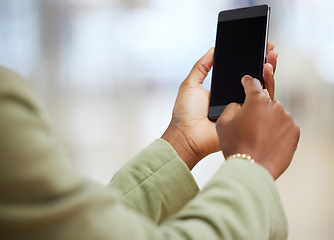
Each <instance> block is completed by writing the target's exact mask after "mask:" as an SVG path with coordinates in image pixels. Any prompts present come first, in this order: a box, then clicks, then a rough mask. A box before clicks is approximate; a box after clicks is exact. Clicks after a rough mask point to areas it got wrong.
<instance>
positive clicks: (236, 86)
mask: <svg viewBox="0 0 334 240" xmlns="http://www.w3.org/2000/svg"><path fill="white" fill-rule="evenodd" d="M266 7H268V6H266ZM267 9H268V8H267ZM242 10H243V12H241V14H239V15H238V10H237V11H236V13H235V14H234V13H233V10H232V11H229V12H228V14H229V15H228V14H226V13H224V12H221V13H220V15H219V20H218V26H217V36H216V47H215V54H214V65H213V72H212V82H211V96H210V108H212V107H216V106H226V105H228V104H229V103H231V102H236V103H243V102H244V100H245V93H244V89H243V86H242V84H241V78H242V77H243V76H245V75H250V76H252V77H254V78H257V79H259V80H260V81H261V83H262V72H263V65H264V62H265V51H266V44H267V26H268V23H267V22H268V14H267V13H268V11H261V12H263V14H260V13H261V12H260V13H259V12H258V11H257V12H255V14H252V12H251V8H249V11H247V10H248V9H242ZM245 11H246V14H244V13H245ZM224 14H225V16H224ZM253 15H254V16H253ZM259 15H260V16H259ZM222 111H223V109H222V110H221V112H222ZM221 112H220V113H219V114H218V115H220V114H221ZM217 117H219V116H216V117H213V118H217ZM209 118H210V109H209Z"/></svg>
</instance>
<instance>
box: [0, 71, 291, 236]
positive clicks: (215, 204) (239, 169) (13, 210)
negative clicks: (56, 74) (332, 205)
mask: <svg viewBox="0 0 334 240" xmlns="http://www.w3.org/2000/svg"><path fill="white" fill-rule="evenodd" d="M45 116H46V114H45V111H44V110H43V108H42V107H41V106H40V104H39V101H38V100H37V99H36V97H35V96H34V94H33V93H32V92H31V90H30V89H29V88H28V87H27V86H26V84H25V83H24V81H23V80H22V79H21V78H20V77H19V76H17V75H16V74H14V73H12V72H10V71H8V70H6V69H3V68H0V134H1V137H0V156H1V157H0V239H6V240H11V239H13V240H14V239H15V240H21V239H22V240H23V239H24V240H42V239H48V240H53V239H57V240H59V239H64V240H67V239H79V240H86V239H87V240H88V239H90V240H91V239H96V240H105V239H115V240H117V239H118V240H121V239H122V240H127V239H128V240H133V239H136V240H150V239H152V240H153V239H154V240H159V239H161V240H162V239H164V240H167V239H173V240H177V239H180V240H181V239H182V240H185V239H193V240H197V239H198V240H200V239H210V240H218V239H228V240H229V239H231V240H232V239H234V240H235V239H238V240H242V239H254V240H255V239H256V240H262V239H263V240H265V239H275V240H276V239H286V237H287V223H286V218H285V215H284V212H283V209H282V205H281V202H280V199H279V196H278V193H277V190H276V187H275V184H274V181H273V179H272V178H271V176H270V174H269V173H268V172H267V171H266V170H265V169H264V168H262V167H261V166H259V165H257V164H250V163H249V162H247V161H245V160H242V159H234V160H232V161H228V162H227V163H225V164H223V165H222V167H221V168H220V169H219V170H218V171H217V173H216V175H215V176H214V177H213V178H212V180H211V181H210V182H209V183H208V184H207V186H206V187H204V188H203V190H202V191H200V192H199V193H197V195H196V196H193V195H194V194H195V193H196V192H197V190H196V186H195V184H194V182H193V179H192V178H191V176H190V172H189V170H188V169H187V168H186V167H185V166H184V165H183V163H182V162H181V161H180V159H178V157H177V156H176V155H175V152H174V151H173V150H172V149H171V147H170V146H169V145H168V144H167V143H166V142H163V141H162V140H157V141H155V142H154V143H153V144H151V145H150V146H149V147H148V148H147V149H144V150H143V151H142V152H141V153H140V154H139V155H138V156H137V157H135V158H134V159H133V160H132V161H130V162H129V163H128V164H127V165H126V166H125V167H124V168H123V169H122V170H121V171H120V172H119V173H118V174H117V175H116V176H115V178H114V180H113V182H114V183H112V185H113V186H108V188H105V187H103V186H101V185H99V184H96V183H94V182H92V181H91V180H89V179H86V178H84V177H82V176H81V175H80V174H79V172H78V171H77V170H76V169H75V168H74V167H73V165H72V164H71V162H70V160H69V159H68V158H67V157H66V154H64V152H63V150H62V148H61V147H60V145H59V144H58V143H57V141H56V140H55V138H54V136H53V134H52V131H51V128H50V126H49V123H48V120H47V117H45ZM152 159H155V160H156V161H152ZM174 171H175V173H174ZM175 175H184V176H181V177H179V176H177V177H176V176H175ZM175 177H176V178H177V181H176V182H175V183H169V182H168V183H166V181H167V180H166V179H170V180H173V178H175ZM127 179H128V181H127ZM183 182H184V183H183ZM163 184H167V185H168V187H166V188H164V187H161V185H163ZM183 184H184V185H183ZM176 185H177V186H176ZM178 185H183V186H178ZM169 188H170V192H168V189H169ZM172 188H173V189H172ZM188 188H189V189H188ZM116 189H119V190H116ZM157 191H159V192H158V193H157ZM147 194H149V195H152V196H146V195H147ZM182 194H184V195H185V196H179V195H182ZM163 196H166V197H165V198H166V199H164V198H163ZM189 199H191V200H190V201H189ZM132 201H137V202H138V204H137V203H133V202H132ZM188 201H189V202H188ZM186 202H187V203H186ZM151 204H152V206H154V208H155V207H157V210H150V206H151ZM159 204H160V205H159ZM173 204H175V205H176V207H174V206H171V205H173ZM183 204H185V205H184V206H183V207H182V205H183ZM141 208H143V209H144V208H146V209H144V210H141ZM145 215H146V216H145ZM147 216H149V217H147ZM167 216H169V217H167ZM166 217H167V218H166ZM152 219H153V220H158V222H159V221H161V222H160V224H158V225H157V223H156V222H154V221H152Z"/></svg>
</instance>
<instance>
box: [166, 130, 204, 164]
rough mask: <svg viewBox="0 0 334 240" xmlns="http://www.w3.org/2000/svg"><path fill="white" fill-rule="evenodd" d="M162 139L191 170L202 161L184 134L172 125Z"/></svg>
mask: <svg viewBox="0 0 334 240" xmlns="http://www.w3.org/2000/svg"><path fill="white" fill-rule="evenodd" d="M161 138H162V139H164V140H165V141H167V142H168V143H169V144H170V145H171V146H172V147H173V148H174V150H175V151H176V152H177V154H178V155H179V157H180V158H181V159H182V161H184V163H185V164H186V165H187V166H188V168H189V169H190V170H192V169H193V167H194V166H195V165H196V164H197V163H198V162H199V161H200V160H201V157H200V156H198V154H197V153H196V152H195V151H194V150H193V148H192V147H191V144H190V142H189V140H188V139H187V137H186V136H185V135H184V134H183V132H182V131H181V130H180V129H179V128H177V127H175V126H174V125H172V124H170V125H169V126H168V128H167V130H166V131H165V132H164V134H163V135H162V136H161Z"/></svg>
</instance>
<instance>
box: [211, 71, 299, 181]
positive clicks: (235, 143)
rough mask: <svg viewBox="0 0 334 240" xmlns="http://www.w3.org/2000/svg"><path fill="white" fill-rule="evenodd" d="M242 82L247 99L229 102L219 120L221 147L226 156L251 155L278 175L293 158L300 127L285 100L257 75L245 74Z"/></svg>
mask: <svg viewBox="0 0 334 240" xmlns="http://www.w3.org/2000/svg"><path fill="white" fill-rule="evenodd" d="M242 84H243V86H244V89H245V93H246V100H245V103H244V104H243V105H242V106H240V105H239V104H236V103H233V104H230V105H228V106H227V108H226V109H225V111H224V112H223V114H222V115H221V117H220V118H219V119H218V120H217V132H218V136H219V140H220V146H221V149H222V151H223V153H224V156H225V157H228V156H230V155H233V154H236V153H245V154H248V155H250V156H251V157H252V158H253V159H255V161H256V162H257V163H258V164H260V165H262V166H263V167H265V168H266V169H267V170H268V171H269V173H270V174H271V175H272V177H273V178H274V179H277V178H278V177H279V176H280V175H281V174H282V173H283V172H284V171H285V170H286V169H287V168H288V166H289V164H290V162H291V160H292V157H293V155H294V153H295V151H296V148H297V144H298V141H299V136H300V129H299V127H298V126H297V125H296V124H295V123H294V121H293V119H292V117H291V116H290V114H288V113H287V112H285V111H284V108H283V105H282V104H281V103H279V102H278V101H272V100H271V99H270V98H268V96H267V95H266V94H265V93H264V92H263V90H262V87H261V84H260V82H259V81H258V80H257V79H255V78H252V77H250V76H245V77H244V78H243V79H242Z"/></svg>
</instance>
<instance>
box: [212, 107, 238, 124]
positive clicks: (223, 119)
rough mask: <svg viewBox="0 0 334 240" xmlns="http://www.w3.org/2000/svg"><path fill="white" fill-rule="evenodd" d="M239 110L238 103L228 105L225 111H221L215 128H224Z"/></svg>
mask: <svg viewBox="0 0 334 240" xmlns="http://www.w3.org/2000/svg"><path fill="white" fill-rule="evenodd" d="M240 108H241V105H240V104H238V103H230V104H229V105H227V106H226V108H225V110H224V111H223V113H222V114H221V115H220V117H219V118H218V120H217V123H218V124H217V127H218V126H221V125H223V126H224V125H226V124H228V123H229V122H230V121H232V119H233V118H234V116H235V115H236V114H237V113H238V111H239V110H240Z"/></svg>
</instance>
